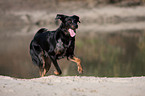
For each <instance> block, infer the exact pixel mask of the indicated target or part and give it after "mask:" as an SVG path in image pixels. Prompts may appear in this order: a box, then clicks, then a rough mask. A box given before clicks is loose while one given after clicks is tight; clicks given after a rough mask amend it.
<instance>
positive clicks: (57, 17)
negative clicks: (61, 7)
mask: <svg viewBox="0 0 145 96" xmlns="http://www.w3.org/2000/svg"><path fill="white" fill-rule="evenodd" d="M67 17H68V16H66V15H63V14H57V16H56V18H55V19H60V20H61V21H62V22H64V20H65V18H67Z"/></svg>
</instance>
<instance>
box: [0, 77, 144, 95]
mask: <svg viewBox="0 0 145 96" xmlns="http://www.w3.org/2000/svg"><path fill="white" fill-rule="evenodd" d="M0 94H1V96H144V95H145V77H130V78H105V77H104V78H100V77H78V76H72V77H71V76H66V77H59V76H48V77H42V78H34V79H16V78H11V77H6V76H0Z"/></svg>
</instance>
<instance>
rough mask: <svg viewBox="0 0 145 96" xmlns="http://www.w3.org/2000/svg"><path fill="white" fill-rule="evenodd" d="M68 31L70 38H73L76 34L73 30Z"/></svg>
mask: <svg viewBox="0 0 145 96" xmlns="http://www.w3.org/2000/svg"><path fill="white" fill-rule="evenodd" d="M68 31H69V33H70V36H71V37H74V36H75V35H76V33H75V32H74V30H72V29H68Z"/></svg>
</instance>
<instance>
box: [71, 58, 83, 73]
mask: <svg viewBox="0 0 145 96" xmlns="http://www.w3.org/2000/svg"><path fill="white" fill-rule="evenodd" d="M69 60H71V61H73V62H75V63H77V66H78V72H79V73H80V74H81V73H83V68H82V66H81V60H80V59H79V58H77V57H75V56H73V57H71V58H69Z"/></svg>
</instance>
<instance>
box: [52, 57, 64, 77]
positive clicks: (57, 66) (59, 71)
mask: <svg viewBox="0 0 145 96" xmlns="http://www.w3.org/2000/svg"><path fill="white" fill-rule="evenodd" d="M50 58H51V60H52V62H53V64H54V66H55V68H56V71H54V74H56V75H60V74H61V73H62V72H61V69H60V67H59V65H58V63H57V60H56V58H55V56H50Z"/></svg>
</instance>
